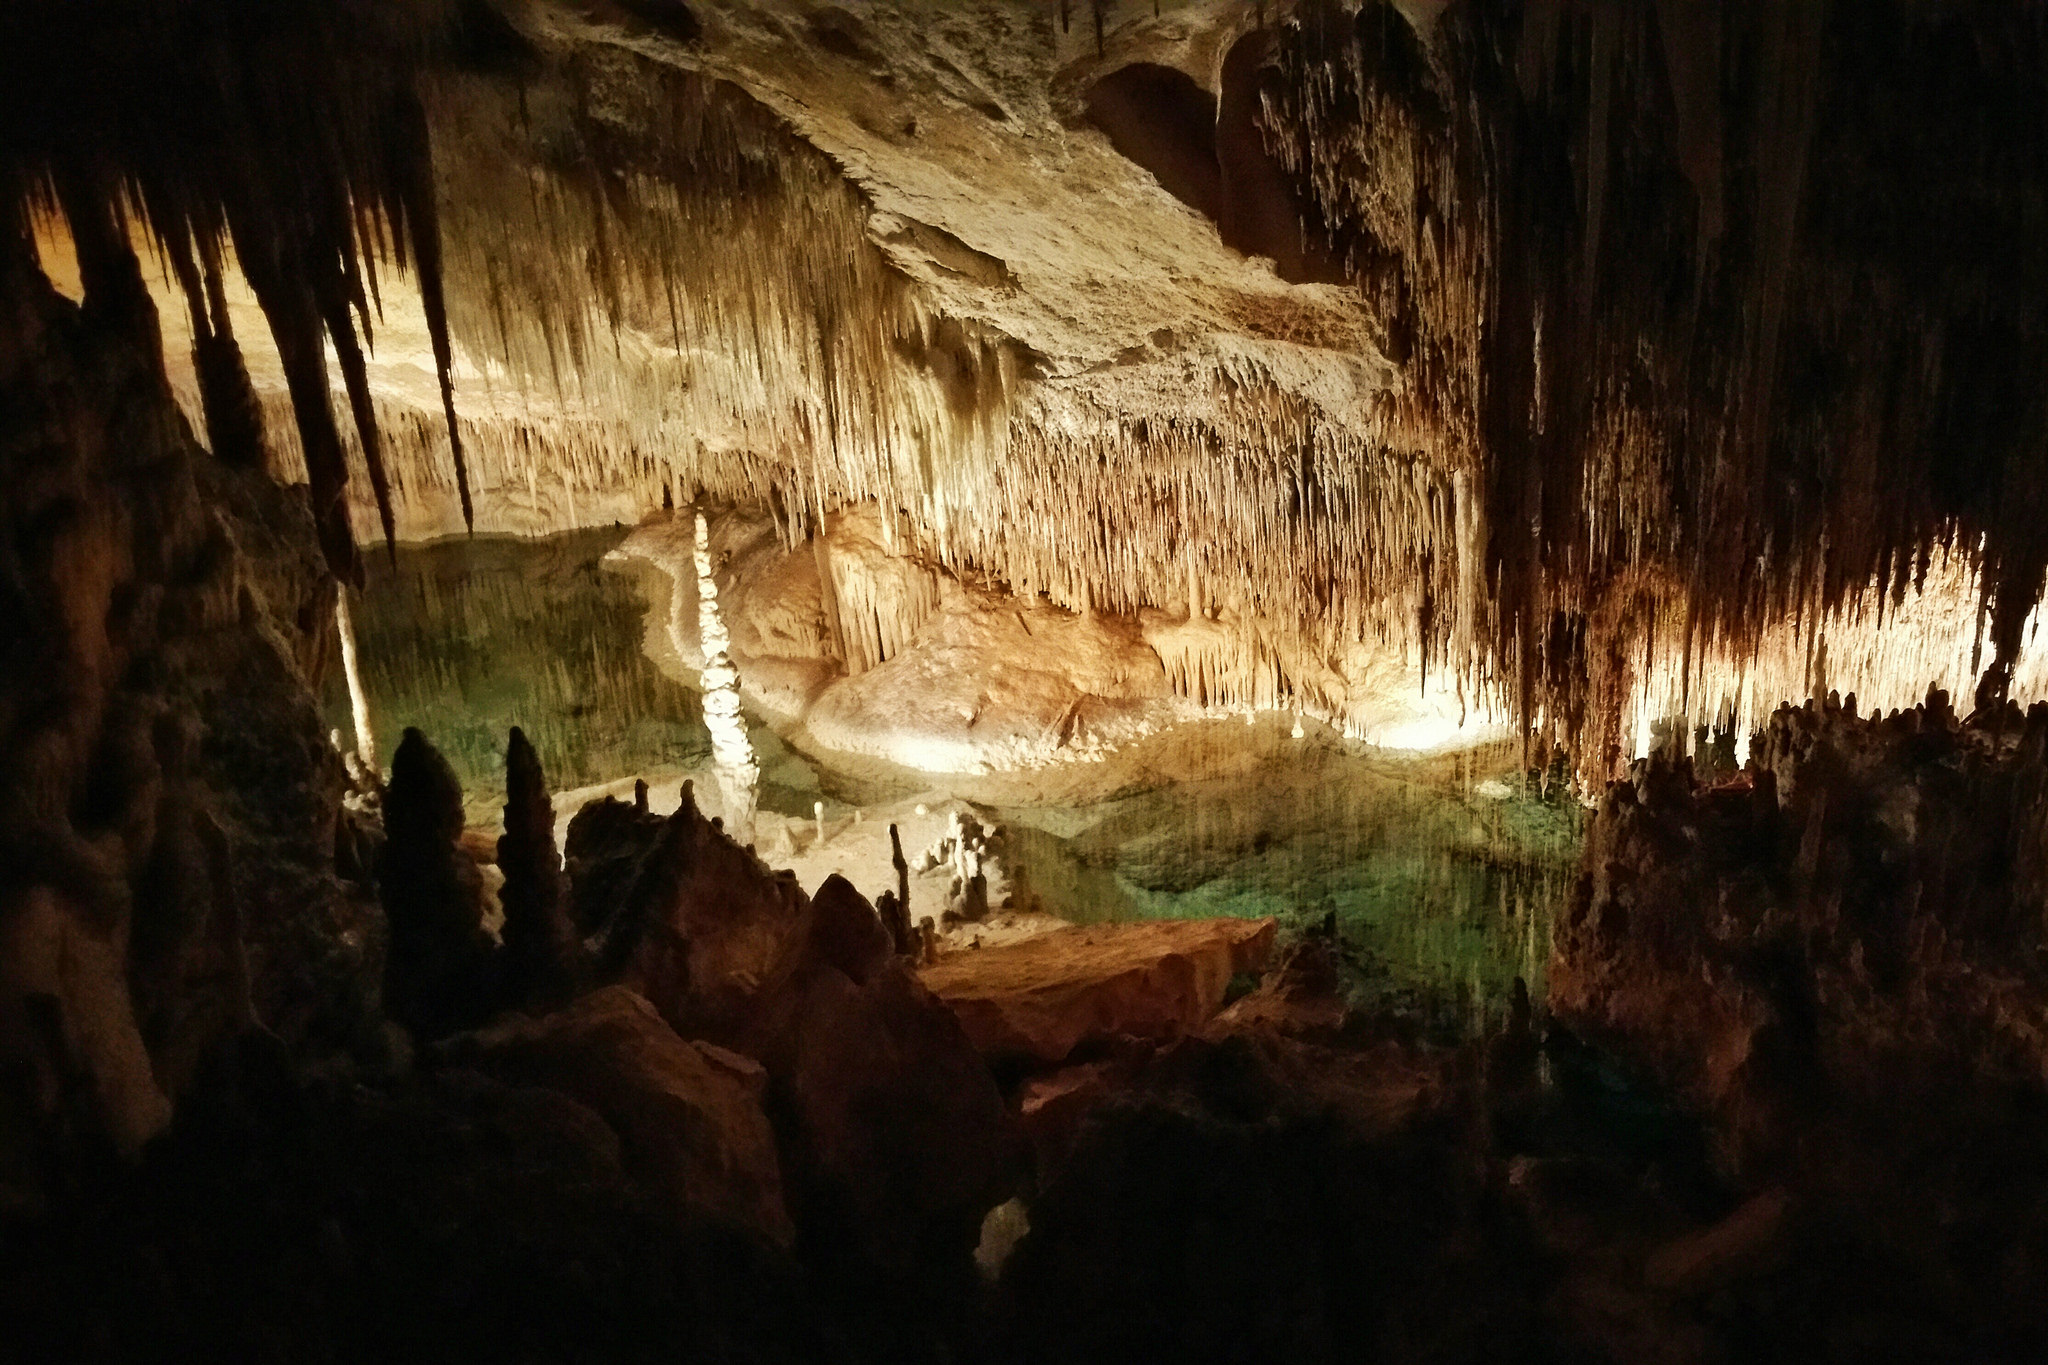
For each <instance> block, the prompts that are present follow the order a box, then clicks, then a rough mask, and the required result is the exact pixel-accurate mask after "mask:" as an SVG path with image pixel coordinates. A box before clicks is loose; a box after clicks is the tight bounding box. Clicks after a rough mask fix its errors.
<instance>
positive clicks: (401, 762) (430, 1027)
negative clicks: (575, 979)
mask: <svg viewBox="0 0 2048 1365" xmlns="http://www.w3.org/2000/svg"><path fill="white" fill-rule="evenodd" d="M384 833H385V839H384V853H383V858H382V860H381V861H380V863H379V866H378V890H379V892H380V894H381V895H382V897H383V901H384V916H385V920H386V922H387V923H388V925H389V927H390V940H389V945H388V947H387V948H386V951H385V959H384V1008H385V1009H386V1010H387V1011H389V1012H390V1015H391V1017H392V1018H393V1019H396V1020H397V1021H398V1022H399V1023H401V1024H404V1025H405V1026H406V1027H407V1028H408V1029H411V1030H412V1032H413V1033H414V1035H415V1036H417V1037H419V1038H420V1039H422V1040H429V1039H434V1038H440V1037H443V1036H445V1035H447V1034H449V1033H453V1032H455V1031H457V1030H458V1029H464V1028H474V1027H476V1026H477V1025H478V1024H480V1023H482V1022H483V1021H484V1019H485V1018H486V1017H487V1016H488V1015H489V1013H490V1011H491V1009H492V1008H493V1006H494V1005H495V1003H496V1001H497V999H498V995H499V988H498V967H499V964H498V962H497V961H496V956H495V953H494V945H493V944H492V943H491V941H490V937H489V935H487V934H486V933H485V932H484V928H483V906H482V902H481V900H480V897H481V895H482V887H483V883H482V879H481V878H480V877H479V876H478V875H477V870H476V864H475V863H474V862H473V861H471V859H470V857H469V855H468V854H467V853H465V852H463V850H462V847H461V844H460V840H461V837H462V784H461V783H460V782H458V781H457V780H456V777H455V773H454V770H453V769H451V768H450V767H449V766H448V760H447V759H445V758H443V757H441V755H440V752H439V751H438V750H436V749H435V748H434V746H433V745H432V744H430V743H428V742H427V738H426V736H425V735H422V734H421V733H420V732H419V731H418V730H416V729H411V728H408V729H407V730H406V732H405V737H404V738H403V739H402V740H400V741H399V745H398V750H397V752H396V753H394V754H393V755H392V756H391V783H390V786H389V787H388V788H386V790H385V794H384Z"/></svg>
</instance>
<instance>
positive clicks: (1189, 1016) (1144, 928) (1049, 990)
mask: <svg viewBox="0 0 2048 1365" xmlns="http://www.w3.org/2000/svg"><path fill="white" fill-rule="evenodd" d="M1274 932H1275V924H1274V921H1273V920H1271V919H1258V920H1248V919H1206V920H1150V921H1144V922H1140V923H1135V924H1097V925H1088V926H1073V927H1070V928H1065V929H1056V930H1053V931H1052V932H1051V933H1047V934H1041V935H1039V936H1037V937H1035V938H1031V939H1026V940H1024V941H1023V942H1021V943H1012V944H1005V945H1002V946H1000V947H990V948H974V949H967V950H963V951H956V952H953V953H949V954H947V955H946V956H944V957H941V958H940V959H939V960H938V961H937V962H934V963H932V964H931V965H929V966H927V967H925V968H924V969H923V973H922V975H923V979H924V983H925V985H926V986H927V987H929V988H930V989H931V991H932V993H933V994H935V995H936V996H938V998H939V999H941V1000H943V1001H945V1002H946V1004H947V1005H948V1006H949V1007H951V1009H952V1010H953V1013H954V1014H955V1015H956V1016H957V1017H958V1018H959V1020H960V1022H961V1025H962V1026H963V1027H964V1028H965V1029H966V1030H967V1036H968V1037H969V1038H971V1039H973V1040H974V1045H975V1046H976V1047H977V1048H979V1049H981V1051H982V1053H983V1055H985V1056H988V1057H990V1058H1004V1059H1028V1060H1030V1061H1033V1062H1039V1063H1047V1064H1052V1063H1058V1062H1062V1061H1065V1060H1066V1059H1067V1057H1068V1056H1069V1055H1070V1054H1072V1053H1073V1051H1074V1049H1075V1048H1076V1047H1079V1046H1080V1045H1081V1044H1083V1043H1084V1042H1103V1041H1106V1040H1109V1039H1112V1038H1116V1037H1119V1036H1135V1037H1141V1038H1151V1039H1158V1040H1164V1039H1171V1038H1176V1037H1180V1036H1182V1035H1185V1034H1188V1033H1192V1032H1194V1031H1196V1030H1198V1029H1199V1028H1201V1026H1202V1024H1203V1023H1204V1022H1205V1021H1206V1020H1208V1019H1209V1018H1210V1016H1212V1015H1214V1014H1215V1013H1216V1011H1217V1009H1218V1008H1219V1007H1220V1006H1221V1005H1222V1004H1223V996H1224V993H1225V991H1226V990H1227V989H1228V987H1229V985H1230V979H1231V977H1233V976H1235V975H1237V974H1238V973H1240V972H1250V971H1256V970H1258V969H1259V967H1260V966H1262V965H1263V963H1264V962H1265V958H1266V953H1267V951H1268V950H1269V949H1270V948H1271V946H1272V943H1273V935H1274Z"/></svg>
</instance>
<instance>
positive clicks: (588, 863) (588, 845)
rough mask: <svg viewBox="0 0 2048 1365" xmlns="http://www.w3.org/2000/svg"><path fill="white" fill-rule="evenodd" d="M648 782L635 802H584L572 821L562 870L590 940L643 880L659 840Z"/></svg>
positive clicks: (575, 916)
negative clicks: (647, 859) (645, 860)
mask: <svg viewBox="0 0 2048 1365" xmlns="http://www.w3.org/2000/svg"><path fill="white" fill-rule="evenodd" d="M645 785H646V784H645V783H641V784H639V786H640V787H641V788H642V791H641V794H640V795H639V797H638V798H637V799H636V800H635V801H633V802H630V803H629V802H625V801H621V800H619V799H618V798H617V797H615V796H606V797H602V798H600V799H598V800H596V801H591V802H587V803H585V805H584V807H583V809H581V810H579V811H577V812H576V814H575V816H574V817H572V818H571V819H570V821H569V831H568V834H567V835H566V836H565V837H564V838H563V840H562V866H563V869H564V871H565V873H566V875H567V876H568V878H569V913H570V918H571V919H572V920H573V921H574V922H575V925H576V929H577V932H578V933H580V934H582V935H583V936H584V937H585V938H588V937H590V936H592V935H594V934H597V933H599V932H601V931H602V930H603V929H605V928H606V927H607V926H608V925H609V924H610V922H611V917H612V915H613V914H615V913H616V912H617V910H618V908H619V906H620V904H621V903H623V902H624V901H625V899H626V893H627V892H629V891H631V890H632V889H633V882H634V879H635V878H637V877H638V876H639V875H640V862H641V859H643V858H645V857H646V856H647V852H648V850H649V849H651V848H653V847H654V844H655V840H657V839H658V838H660V836H661V829H662V823H663V822H662V818H661V817H660V816H659V815H654V814H652V813H650V812H649V811H648V809H647V801H646V796H645V791H644V788H645Z"/></svg>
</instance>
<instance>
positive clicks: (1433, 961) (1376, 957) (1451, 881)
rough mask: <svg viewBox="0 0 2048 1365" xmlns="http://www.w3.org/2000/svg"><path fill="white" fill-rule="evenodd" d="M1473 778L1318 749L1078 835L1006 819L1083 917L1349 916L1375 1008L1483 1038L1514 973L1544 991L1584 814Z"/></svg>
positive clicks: (1043, 879) (1052, 895) (1105, 820)
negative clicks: (1481, 1031)
mask: <svg viewBox="0 0 2048 1365" xmlns="http://www.w3.org/2000/svg"><path fill="white" fill-rule="evenodd" d="M1471 785H1472V784H1471V783H1470V779H1469V778H1467V777H1463V776H1460V775H1458V774H1456V773H1455V771H1454V770H1452V769H1449V768H1446V767H1441V766H1437V767H1430V768H1421V767H1414V766H1408V767H1405V768H1404V766H1403V765H1400V764H1398V763H1394V762H1389V761H1387V760H1382V759H1377V758H1371V757H1364V756H1360V755H1357V754H1354V753H1347V752H1344V751H1342V750H1340V749H1337V748H1334V747H1332V748H1317V747H1313V746H1304V747H1303V749H1302V750H1301V751H1299V752H1297V753H1296V754H1293V755H1290V756H1289V757H1288V758H1287V759H1286V760H1285V761H1274V762H1270V763H1262V764H1260V765H1259V766H1257V767H1256V768H1254V769H1253V770H1251V771H1249V772H1244V773H1238V774H1235V775H1233V776H1231V777H1229V778H1226V779H1217V780H1215V781H1211V782H1191V783H1178V784H1175V785H1174V786H1172V787H1169V788H1163V789H1160V790H1156V791H1151V792H1145V793H1142V794H1139V795H1135V796H1129V797H1125V798H1122V799H1119V800H1116V801H1112V802H1106V803H1103V804H1102V805H1101V806H1099V807H1096V808H1094V809H1092V810H1090V811H1088V812H1085V814H1086V815H1088V816H1091V817H1093V818H1092V819H1090V821H1089V823H1088V824H1087V825H1086V827H1085V828H1083V829H1081V830H1080V831H1079V832H1072V833H1069V832H1064V831H1060V830H1059V829H1058V828H1057V823H1056V822H1054V821H1048V820H1047V819H1046V818H1045V817H1046V816H1047V815H1048V814H1050V813H1048V812H1043V811H1031V810H1025V809H1012V810H1007V811H1004V812H1002V815H1003V817H1004V818H1005V819H1006V820H1007V822H1008V825H1009V830H1010V838H1011V839H1012V841H1013V844H1014V845H1015V846H1016V847H1017V850H1018V853H1017V859H1018V863H1019V864H1020V865H1021V866H1022V867H1024V868H1025V869H1026V872H1027V877H1028V880H1029V883H1030V890H1031V892H1032V893H1033V894H1035V895H1037V896H1039V897H1041V898H1042V899H1043V900H1044V901H1045V902H1046V903H1047V905H1048V906H1049V907H1051V908H1055V909H1056V910H1057V911H1058V912H1059V913H1061V914H1063V915H1065V916H1067V917H1068V918H1072V919H1079V920H1083V921H1100V920H1128V919H1145V918H1195V917H1201V916H1208V915H1247V916H1260V915H1273V916H1276V917H1277V918H1278V919H1279V920H1280V921H1281V924H1282V927H1283V929H1284V930H1289V931H1298V930H1303V929H1307V928H1310V927H1314V926H1318V925H1320V924H1322V923H1323V922H1324V921H1325V919H1326V917H1331V916H1334V922H1335V926H1336V929H1337V934H1338V938H1339V941H1340V943H1341V944H1342V947H1343V952H1344V957H1345V959H1346V962H1347V963H1348V965H1349V966H1350V968H1351V969H1352V970H1351V972H1350V975H1351V977H1352V979H1353V981H1354V983H1355V985H1356V987H1357V989H1358V991H1359V992H1360V993H1361V994H1362V995H1363V996H1365V997H1367V998H1366V999H1365V1000H1362V1001H1361V1003H1366V1004H1370V1005H1371V1006H1373V1007H1374V1008H1381V1009H1384V1008H1394V1009H1396V1010H1403V1011H1408V1012H1412V1013H1414V1014H1415V1015H1417V1016H1418V1017H1420V1018H1422V1019H1424V1020H1426V1021H1428V1022H1431V1023H1435V1024H1448V1025H1450V1026H1452V1027H1458V1028H1481V1027H1484V1026H1486V1025H1487V1024H1488V1023H1490V1022H1492V1021H1494V1020H1496V1019H1498V1017H1499V1016H1500V1015H1501V1014H1502V1012H1503V1011H1504V1009H1505V1002H1506V1000H1507V998H1508V993H1509V988H1510V985H1511V983H1512V982H1513V980H1514V978H1515V977H1517V976H1520V977H1522V978H1523V979H1524V980H1525V981H1526V982H1527V983H1528V985H1529V988H1530V990H1531V991H1532V993H1535V994H1537V995H1538V996H1539V998H1540V994H1541V991H1542V989H1543V977H1544V965H1545V963H1546V962H1547V961H1548V959H1549V956H1550V926H1551V919H1552V916H1553V914H1554V912H1555V910H1556V909H1557V908H1558V907H1559V906H1561V905H1562V904H1563V903H1564V900H1565V898H1566V897H1567V896H1568V895H1569V893H1570V891H1571V887H1572V884H1573V881H1574V880H1575V878H1576V874H1577V866H1578V853H1579V844H1580V832H1581V812H1580V810H1579V808H1578V806H1577V805H1576V803H1572V802H1569V801H1566V802H1562V803H1552V802H1545V801H1542V800H1540V799H1536V798H1535V797H1533V796H1523V795H1519V794H1516V795H1509V796H1506V797H1502V798H1499V799H1493V798H1489V797H1487V796H1484V795H1480V794H1479V793H1478V792H1477V791H1474V790H1470V789H1469V788H1470V787H1471ZM1510 785H1511V786H1512V787H1513V788H1519V787H1520V786H1521V784H1520V783H1519V782H1511V784H1510ZM1491 789H1492V790H1494V791H1496V792H1498V791H1499V790H1500V787H1499V786H1498V785H1496V786H1494V787H1492V788H1491ZM1064 814H1066V815H1069V816H1072V815H1075V814H1081V812H1065V813H1064ZM1048 823H1051V824H1054V826H1055V827H1054V828H1053V829H1046V828H1044V827H1043V826H1045V825H1046V824H1048Z"/></svg>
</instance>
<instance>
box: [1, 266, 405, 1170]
mask: <svg viewBox="0 0 2048 1365" xmlns="http://www.w3.org/2000/svg"><path fill="white" fill-rule="evenodd" d="M95 303H98V304H99V305H100V306H98V307H95ZM0 309H4V316H0V484H4V486H5V487H6V489H7V494H6V498H5V501H4V521H0V564H4V568H5V573H4V577H0V592H4V593H5V599H6V600H5V604H4V606H0V623H4V625H0V658H4V664H0V677H4V679H5V682H4V685H0V802H4V809H0V1188H4V1190H5V1191H6V1195H7V1198H8V1199H9V1201H10V1202H14V1201H30V1202H32V1201H33V1200H34V1199H35V1198H36V1197H37V1195H38V1193H39V1191H40V1190H41V1189H42V1188H43V1187H44V1185H45V1182H47V1181H49V1180H52V1179H56V1178H58V1176H59V1172H58V1171H57V1170H56V1169H55V1168H54V1167H53V1166H52V1164H51V1163H53V1162H59V1163H61V1162H62V1161H63V1160H66V1159H76V1158H77V1156H78V1154H80V1153H89V1152H92V1151H94V1150H98V1149H101V1148H110V1149H112V1150H115V1151H120V1152H124V1153H127V1154H130V1155H132V1154H133V1153H134V1152H135V1151H136V1150H137V1149H138V1148H139V1147H140V1145H141V1144H142V1143H143V1142H144V1141H145V1140H147V1139H148V1138H150V1137H151V1136H153V1135H154V1134H155V1133H156V1132H158V1131H159V1130H160V1129H161V1128H162V1127H163V1125H164V1124H165V1123H166V1122H167V1120H168V1118H169V1116H170V1113H171V1109H172V1106H173V1104H174V1102H175V1101H176V1099H177V1097H178V1096H179V1095H180V1094H181V1093H182V1092H183V1091H184V1090H185V1089H186V1087H187V1086H188V1085H189V1084H190V1083H191V1081H192V1079H193V1076H194V1072H195V1069H196V1068H197V1067H198V1066H199V1065H200V1063H201V1060H202V1058H203V1057H204V1055H205V1054H206V1052H207V1051H208V1049H209V1047H210V1046H211V1045H212V1044H214V1043H215V1042H216V1041H218V1040H219V1039H221V1038H222V1037H223V1036H226V1035H229V1034H232V1033H234V1032H236V1031H238V1030H240V1029H243V1028H246V1027H250V1026H253V1025H254V1024H255V1023H256V1022H257V1021H258V1020H259V1019H260V1020H261V1021H262V1022H263V1023H264V1024H266V1025H267V1026H269V1027H271V1028H272V1029H274V1030H275V1031H277V1032H278V1033H279V1034H281V1035H282V1036H284V1037H285V1038H286V1039H287V1040H290V1041H293V1042H298V1043H314V1044H320V1045H325V1046H335V1045H343V1046H345V1045H349V1044H351V1043H354V1042H357V1041H360V1040H359V1039H357V1038H355V1037H353V1036H352V1033H353V1032H354V1031H355V1030H357V1029H358V1028H359V1027H360V1024H361V1020H362V1019H363V1018H364V1017H366V1016H365V1010H366V1008H367V1007H368V1006H369V1005H370V1004H371V1003H372V1000H371V999H370V998H366V997H365V995H364V988H363V984H362V983H363V982H365V981H366V980H373V979H374V978H373V976H371V975H370V974H369V973H367V972H366V970H365V968H366V964H367V963H368V962H369V960H370V959H371V958H372V957H373V955H374V954H375V952H376V951H377V944H378V934H377V932H376V921H375V918H374V910H373V907H370V906H368V905H367V904H366V903H365V902H364V901H363V900H362V899H361V898H360V897H359V896H358V895H356V894H355V893H353V892H352V891H351V890H350V889H349V888H348V887H346V886H345V885H343V884H342V883H340V882H338V881H337V880H336V877H335V875H334V871H333V866H334V839H335V833H336V820H337V816H338V809H339V797H340V790H341V769H340V760H339V758H338V756H337V755H336V754H335V753H334V751H333V750H332V749H331V748H329V747H328V744H327V742H326V740H325V738H324V736H323V733H322V731H321V727H320V720H319V715H318V712H317V710H316V708H315V705H314V701H313V697H312V693H311V690H310V684H311V682H312V681H313V680H314V679H315V678H316V677H317V673H318V670H319V669H320V668H321V667H322V655H323V653H324V649H325V645H324V641H325V640H326V639H327V638H329V637H331V633H332V626H331V613H332V602H333V598H332V593H333V588H332V580H331V579H330V578H329V577H328V575H327V568H326V565H325V563H324V561H323V559H322V557H321V552H320V549H319V546H318V541H317V537H316V535H315V532H314V527H313V522H312V518H311V516H310V514H309V513H308V511H307V510H306V507H305V504H304V501H303V499H301V498H299V497H298V496H296V495H292V494H289V493H288V492H287V491H286V490H283V489H279V488H277V487H276V486H275V485H273V484H271V483H270V482H269V480H268V479H267V477H266V476H264V475H263V474H261V473H256V472H251V471H238V470H232V469H228V468H225V467H223V466H221V465H220V464H219V462H217V461H215V460H214V459H212V458H211V457H209V456H208V455H207V454H206V452H205V451H204V450H203V449H201V448H200V447H199V445H198V444H197V443H196V441H194V439H193V438H192V435H191V433H190V430H189V429H188V426H187V423H186V421H185V419H184V417H183V416H182V415H181V414H180V412H179V411H178V409H177V408H176V407H175V405H174V404H173V402H172V400H171V397H170V394H169V392H168V390H167V388H166V387H165V385H164V380H163V377H162V372H161V367H160V366H161V362H160V359H159V356H158V354H157V353H156V352H154V350H153V349H146V348H145V347H143V346H142V345H139V344H137V341H136V339H135V333H134V324H135V322H136V319H135V318H134V317H133V316H132V315H126V316H124V315H122V314H115V315H113V316H112V317H111V318H110V316H109V311H108V310H107V308H106V307H105V306H104V301H103V300H89V301H88V303H87V305H86V306H85V307H84V308H80V307H78V306H75V305H73V304H72V303H70V302H69V301H68V300H66V299H64V298H62V297H61V296H59V295H58V294H57V293H56V292H55V291H54V290H53V289H51V287H50V286H49V284H48V282H47V281H46V280H45V279H44V277H43V276H42V274H41V273H40V271H39V270H38V269H37V268H36V265H35V262H34V257H33V255H32V254H31V249H30V247H29V243H28V241H27V240H26V238H25V237H23V236H20V235H18V234H16V233H14V232H7V233H0ZM145 321H146V319H145Z"/></svg>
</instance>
